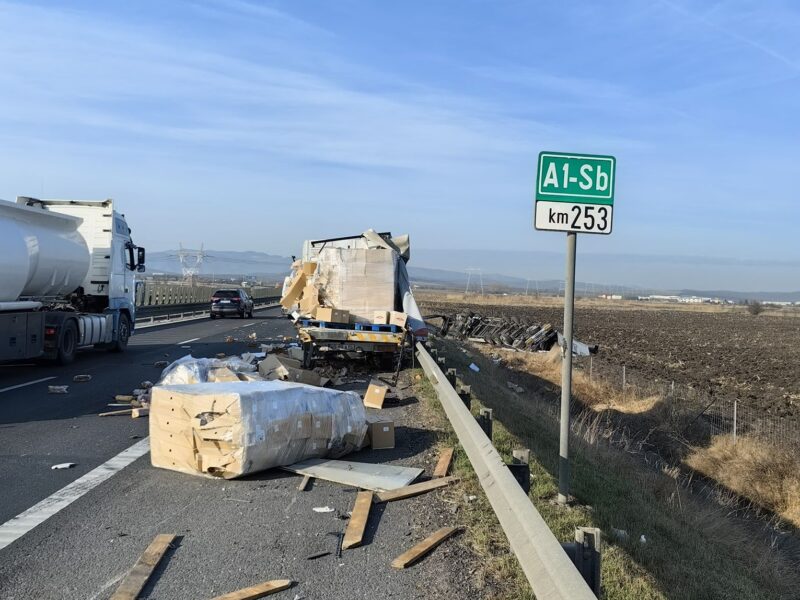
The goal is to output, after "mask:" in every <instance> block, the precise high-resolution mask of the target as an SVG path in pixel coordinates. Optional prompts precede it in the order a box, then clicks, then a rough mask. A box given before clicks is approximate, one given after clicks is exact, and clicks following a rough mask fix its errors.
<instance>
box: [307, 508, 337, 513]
mask: <svg viewBox="0 0 800 600" xmlns="http://www.w3.org/2000/svg"><path fill="white" fill-rule="evenodd" d="M311 510H313V511H314V512H315V513H332V512H335V511H336V509H335V508H331V507H330V506H315V507H314V508H312V509H311Z"/></svg>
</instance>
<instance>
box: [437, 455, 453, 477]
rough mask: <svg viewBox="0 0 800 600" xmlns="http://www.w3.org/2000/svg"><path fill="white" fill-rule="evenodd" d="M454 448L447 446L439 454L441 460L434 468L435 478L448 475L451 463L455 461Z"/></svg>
mask: <svg viewBox="0 0 800 600" xmlns="http://www.w3.org/2000/svg"><path fill="white" fill-rule="evenodd" d="M453 452H454V448H445V449H444V450H442V454H441V456H439V462H437V463H436V468H435V469H434V470H433V478H434V479H438V478H440V477H447V471H448V470H449V469H450V463H451V462H452V461H453Z"/></svg>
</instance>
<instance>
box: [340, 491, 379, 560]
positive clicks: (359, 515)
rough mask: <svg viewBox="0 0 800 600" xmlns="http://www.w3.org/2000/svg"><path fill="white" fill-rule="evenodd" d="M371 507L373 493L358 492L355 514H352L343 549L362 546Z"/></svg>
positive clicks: (354, 508) (345, 533)
mask: <svg viewBox="0 0 800 600" xmlns="http://www.w3.org/2000/svg"><path fill="white" fill-rule="evenodd" d="M371 505H372V492H358V495H357V496H356V503H355V505H354V506H353V512H352V513H351V514H350V520H349V521H348V522H347V529H346V530H345V532H344V541H343V542H342V548H344V549H345V550H347V549H348V548H355V547H356V546H360V545H361V540H363V539H364V530H365V529H366V528H367V520H368V519H369V509H370V506H371Z"/></svg>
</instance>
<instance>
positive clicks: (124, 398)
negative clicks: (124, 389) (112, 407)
mask: <svg viewBox="0 0 800 600" xmlns="http://www.w3.org/2000/svg"><path fill="white" fill-rule="evenodd" d="M114 400H116V401H117V402H133V401H134V400H136V398H135V397H134V396H131V395H129V394H117V395H116V396H114Z"/></svg>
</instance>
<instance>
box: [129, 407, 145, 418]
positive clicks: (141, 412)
mask: <svg viewBox="0 0 800 600" xmlns="http://www.w3.org/2000/svg"><path fill="white" fill-rule="evenodd" d="M149 414H150V409H149V408H134V409H133V410H132V411H131V417H133V418H134V419H138V418H139V417H146V416H147V415H149Z"/></svg>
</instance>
